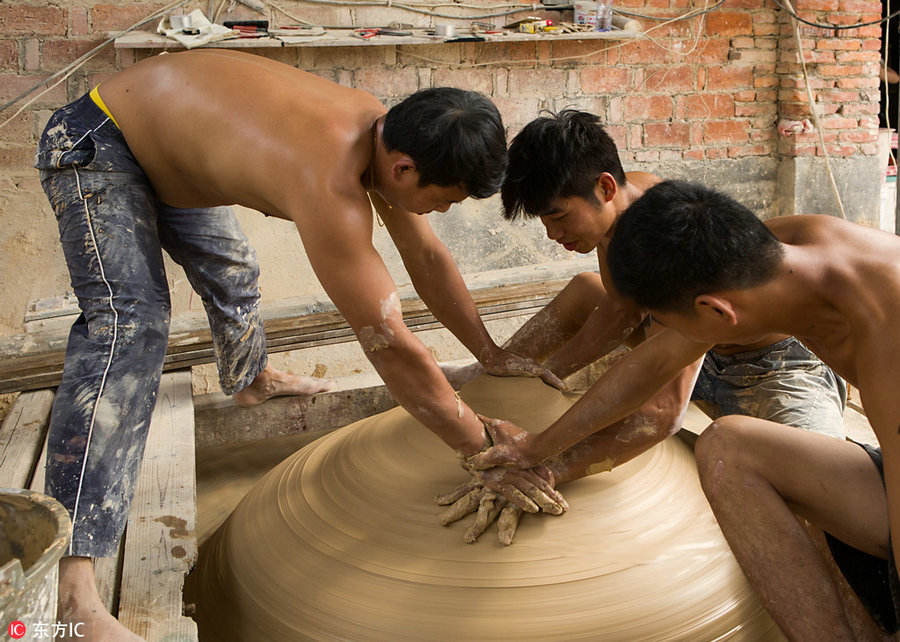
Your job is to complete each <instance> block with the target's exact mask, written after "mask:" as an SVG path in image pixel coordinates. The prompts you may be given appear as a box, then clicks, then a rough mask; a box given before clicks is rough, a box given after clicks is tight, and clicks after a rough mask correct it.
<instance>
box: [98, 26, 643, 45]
mask: <svg viewBox="0 0 900 642" xmlns="http://www.w3.org/2000/svg"><path fill="white" fill-rule="evenodd" d="M350 31H351V29H350V28H349V27H348V28H346V29H328V30H327V31H326V33H325V34H323V35H320V36H302V37H297V36H293V37H292V36H274V37H265V38H240V39H228V40H216V41H214V42H211V43H209V44H207V45H203V48H217V49H256V48H269V49H270V48H273V47H275V48H281V47H392V46H397V45H444V44H453V42H452V39H451V40H450V42H447V41H445V39H444V38H434V37H433V36H430V35H427V34H426V33H425V30H424V29H417V30H415V35H409V36H380V35H379V36H375V37H373V38H367V39H362V38H357V37H354V36H351V35H350ZM469 35H470V33H469V32H468V30H466V31H464V32H462V33H459V34H457V35H456V36H455V37H465V36H469ZM479 35H481V37H483V38H484V39H485V42H494V43H497V42H499V43H510V42H554V41H557V40H576V41H584V40H630V39H633V38H640V37H641V36H643V33H641V32H640V31H625V30H622V29H613V30H611V31H587V32H580V33H558V32H553V33H539V34H534V33H519V32H515V31H504V32H503V33H501V34H479ZM115 47H116V49H184V46H183V45H182V44H181V43H179V42H178V41H177V40H173V39H171V38H167V37H165V36H164V35H161V34H156V33H149V32H146V31H132V32H131V33H127V34H125V35H123V36H119V37H118V38H116V40H115Z"/></svg>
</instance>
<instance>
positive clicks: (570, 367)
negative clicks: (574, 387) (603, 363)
mask: <svg viewBox="0 0 900 642" xmlns="http://www.w3.org/2000/svg"><path fill="white" fill-rule="evenodd" d="M641 318H642V313H641V312H640V311H639V310H637V309H636V308H633V307H623V306H619V305H615V302H614V301H613V299H612V297H610V296H609V295H606V296H604V297H602V299H600V300H599V301H598V305H597V307H595V308H594V309H593V311H591V313H590V315H589V316H588V318H587V320H586V321H585V322H584V325H582V326H581V328H580V329H579V330H578V332H576V333H575V336H573V337H572V338H571V339H570V340H569V341H567V342H566V343H565V344H564V345H562V346H561V347H560V348H559V350H557V351H556V352H554V353H553V354H552V355H550V356H549V357H548V358H547V359H546V360H545V361H544V365H545V366H546V367H547V368H548V369H549V370H550V371H551V372H553V373H554V374H555V375H556V376H558V377H559V378H560V379H565V378H566V377H568V376H569V375H571V374H572V373H574V372H577V371H578V370H580V369H581V368H583V367H585V366H587V365H590V364H592V363H593V362H594V361H596V360H597V359H599V358H601V357H603V356H605V355H607V354H609V353H610V352H611V351H612V350H614V349H615V348H618V347H619V346H620V345H622V343H624V342H625V340H626V339H627V338H628V336H629V335H630V334H631V333H632V331H634V329H635V327H637V326H638V325H639V324H640V322H641Z"/></svg>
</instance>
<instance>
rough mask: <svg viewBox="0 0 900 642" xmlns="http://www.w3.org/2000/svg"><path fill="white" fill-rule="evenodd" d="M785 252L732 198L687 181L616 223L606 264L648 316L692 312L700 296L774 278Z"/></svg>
mask: <svg viewBox="0 0 900 642" xmlns="http://www.w3.org/2000/svg"><path fill="white" fill-rule="evenodd" d="M783 257H784V248H783V247H782V245H781V242H780V241H779V240H778V239H777V238H776V237H775V235H774V234H772V232H771V231H770V230H769V228H768V227H767V226H766V225H765V224H764V223H763V222H762V221H761V220H760V219H759V218H758V217H757V216H756V215H755V214H754V213H753V212H751V211H750V210H749V209H747V208H746V207H744V206H743V205H741V204H740V203H738V202H737V201H736V200H734V199H733V198H731V197H729V196H726V195H725V194H722V193H719V192H717V191H715V190H712V189H710V188H708V187H704V186H702V185H699V184H696V183H688V182H685V181H665V182H662V183H659V184H657V185H654V186H653V187H651V188H650V189H648V190H647V191H646V192H645V193H644V195H643V196H641V197H640V198H639V199H638V200H636V201H635V202H634V203H632V204H631V206H629V207H628V209H626V210H625V211H624V212H623V213H622V215H621V216H620V217H619V220H618V221H617V222H616V228H615V232H614V234H613V238H612V240H611V241H610V244H609V251H608V253H607V261H608V264H609V269H610V274H611V275H612V279H613V284H614V285H615V287H616V289H617V290H618V291H619V294H621V295H622V296H625V297H628V298H630V299H632V300H634V301H635V302H636V303H637V304H638V305H640V306H641V307H643V308H646V309H649V310H659V311H661V312H662V311H668V312H671V311H675V312H685V311H687V310H688V309H689V308H691V307H692V306H693V302H694V299H695V298H696V297H698V296H700V295H701V294H708V293H710V292H715V291H720V290H736V289H746V288H750V287H754V286H756V285H760V284H762V283H765V282H767V281H769V280H770V279H771V278H773V277H774V276H775V274H776V273H777V271H778V269H779V268H780V266H781V263H782V260H783Z"/></svg>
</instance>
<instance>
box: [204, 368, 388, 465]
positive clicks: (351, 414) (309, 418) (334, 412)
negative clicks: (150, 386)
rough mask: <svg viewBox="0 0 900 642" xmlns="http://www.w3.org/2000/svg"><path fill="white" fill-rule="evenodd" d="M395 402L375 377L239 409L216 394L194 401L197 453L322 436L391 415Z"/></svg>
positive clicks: (345, 380)
mask: <svg viewBox="0 0 900 642" xmlns="http://www.w3.org/2000/svg"><path fill="white" fill-rule="evenodd" d="M396 405H397V402H396V401H395V400H394V398H393V397H392V396H391V393H390V392H388V389H387V387H386V386H385V385H384V383H382V381H381V379H380V378H378V376H377V375H368V374H367V375H353V376H350V377H344V378H342V379H341V380H340V381H339V387H338V389H337V390H333V391H330V392H320V393H319V394H317V395H313V396H312V397H275V398H274V399H269V400H268V401H267V402H266V403H264V404H259V405H258V406H252V407H250V408H241V407H239V406H237V405H236V404H235V403H234V401H232V400H231V397H226V396H225V395H223V394H222V393H220V392H217V393H209V394H205V395H197V396H196V397H194V421H195V435H196V446H197V448H198V449H199V448H206V447H209V446H216V445H220V444H227V443H238V442H244V441H254V440H257V439H265V438H268V437H278V436H282V435H291V434H298V433H313V432H324V431H329V430H334V429H335V428H340V427H341V426H346V425H348V424H351V423H353V422H354V421H357V420H359V419H365V418H366V417H371V416H372V415H375V414H378V413H380V412H384V411H385V410H390V409H391V408H393V407H394V406H396Z"/></svg>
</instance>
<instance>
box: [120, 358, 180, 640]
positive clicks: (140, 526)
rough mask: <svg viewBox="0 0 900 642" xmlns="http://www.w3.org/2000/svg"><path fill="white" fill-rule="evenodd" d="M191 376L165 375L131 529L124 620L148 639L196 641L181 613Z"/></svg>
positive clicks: (122, 596)
mask: <svg viewBox="0 0 900 642" xmlns="http://www.w3.org/2000/svg"><path fill="white" fill-rule="evenodd" d="M194 468H195V466H194V407H193V403H192V399H191V375H190V372H189V371H180V372H174V373H169V374H165V375H163V378H162V382H161V383H160V389H159V395H158V398H157V401H156V409H155V410H154V411H153V419H152V421H151V424H150V431H149V435H148V439H147V446H146V449H145V452H144V461H143V464H142V466H141V472H140V475H139V477H138V481H137V487H136V489H135V496H134V500H133V501H132V504H131V513H130V515H129V518H128V527H127V529H126V532H125V560H124V567H123V571H122V584H121V589H120V595H119V613H118V616H119V621H120V622H121V623H122V624H123V625H124V626H126V627H128V628H129V629H130V630H132V631H134V632H135V633H136V634H137V635H139V636H140V637H141V638H143V639H144V640H147V642H162V641H163V640H165V641H166V642H181V641H188V640H191V641H196V640H197V626H196V624H195V623H194V621H193V620H192V619H190V618H188V617H185V616H184V615H183V614H182V609H183V607H182V590H183V587H184V577H185V575H186V574H187V573H188V572H189V571H190V570H191V568H192V567H193V565H194V563H195V562H196V560H197V541H196V528H197V507H196V480H195V472H194Z"/></svg>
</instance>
